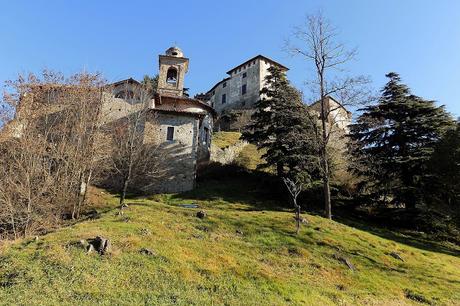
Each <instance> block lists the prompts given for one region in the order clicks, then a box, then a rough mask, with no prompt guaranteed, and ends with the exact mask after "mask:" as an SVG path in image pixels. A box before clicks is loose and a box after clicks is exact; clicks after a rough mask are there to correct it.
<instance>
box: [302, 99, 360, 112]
mask: <svg viewBox="0 0 460 306" xmlns="http://www.w3.org/2000/svg"><path fill="white" fill-rule="evenodd" d="M327 98H329V99H331V100H333V101H334V102H335V103H337V104H338V105H339V106H340V107H341V108H343V109H344V110H345V111H346V112H347V113H349V114H351V112H350V111H349V110H348V109H346V108H345V106H343V105H342V103H340V102H339V101H337V99H335V98H334V97H331V96H327ZM320 102H321V100H318V101H316V102H314V103H312V104H310V107H311V106H313V105H316V104H318V103H320Z"/></svg>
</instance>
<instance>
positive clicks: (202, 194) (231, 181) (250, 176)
mask: <svg viewBox="0 0 460 306" xmlns="http://www.w3.org/2000/svg"><path fill="white" fill-rule="evenodd" d="M213 167H214V168H213V169H212V170H209V172H208V173H206V174H205V175H204V176H202V177H200V178H199V180H198V183H197V186H196V188H195V189H194V190H191V191H188V192H184V193H181V194H176V195H173V196H172V197H171V198H172V199H173V200H200V201H225V202H226V203H229V204H245V205H247V208H242V207H232V209H235V210H246V211H260V210H272V211H280V210H285V209H286V208H289V207H287V205H288V203H287V199H286V195H285V194H284V193H283V191H284V190H282V189H281V188H282V187H283V186H281V185H280V182H279V180H278V179H277V178H276V177H274V176H272V175H270V174H267V173H264V172H259V171H250V170H246V169H244V168H240V167H237V166H233V165H229V166H213ZM283 204H286V205H284V206H283Z"/></svg>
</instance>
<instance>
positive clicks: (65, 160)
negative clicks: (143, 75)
mask: <svg viewBox="0 0 460 306" xmlns="http://www.w3.org/2000/svg"><path fill="white" fill-rule="evenodd" d="M9 85H10V88H11V90H10V92H8V93H6V94H5V96H4V99H3V101H4V103H6V104H7V105H8V106H9V109H14V111H15V114H14V119H13V120H11V121H10V122H8V124H7V125H6V126H5V128H4V129H3V130H2V131H1V133H0V134H1V135H0V136H1V137H0V142H1V150H2V152H1V155H0V174H1V175H2V180H1V181H0V193H1V194H2V196H1V197H0V231H2V232H3V233H4V234H6V235H8V234H12V235H13V236H14V237H17V236H18V235H24V236H26V235H30V234H32V233H36V232H41V231H45V230H48V229H49V228H52V227H55V226H58V225H59V222H60V221H61V220H62V217H63V216H66V215H69V216H71V217H72V218H78V217H79V214H80V211H81V209H82V206H83V205H84V203H85V202H86V198H87V193H86V190H87V186H88V185H89V184H90V182H91V181H92V179H93V178H94V177H95V175H94V173H95V171H96V168H99V167H100V166H101V165H102V164H103V163H102V162H101V160H104V159H107V158H106V156H107V153H108V151H107V145H106V144H107V142H106V141H105V142H104V138H103V137H100V136H101V135H102V134H101V133H100V132H99V128H100V124H99V115H100V110H101V106H102V94H101V93H102V92H101V90H102V87H103V86H102V85H103V81H102V80H101V78H100V77H99V76H98V75H89V74H85V73H83V74H77V75H74V76H72V77H70V78H64V77H63V76H62V75H61V74H59V73H53V72H49V71H45V72H43V74H42V75H41V76H40V77H37V76H34V75H30V76H29V77H27V78H24V77H20V78H19V79H18V80H16V81H13V82H9Z"/></svg>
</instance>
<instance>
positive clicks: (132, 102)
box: [103, 47, 216, 193]
mask: <svg viewBox="0 0 460 306" xmlns="http://www.w3.org/2000/svg"><path fill="white" fill-rule="evenodd" d="M188 63H189V59H188V58H185V57H184V56H183V52H182V50H180V49H179V48H177V47H171V48H169V49H168V50H166V52H165V54H164V55H159V78H158V88H157V92H156V93H154V94H152V93H149V92H148V91H147V90H146V89H145V86H143V85H142V84H141V83H139V82H137V81H135V80H133V79H127V80H123V81H120V82H116V83H113V84H111V86H109V88H110V91H108V92H106V95H108V98H107V99H106V102H105V103H104V106H103V109H104V111H103V113H105V117H106V118H107V117H108V118H109V121H114V120H122V119H123V118H124V117H125V116H129V114H130V113H132V112H136V111H144V112H145V113H146V116H145V118H144V120H145V122H144V123H143V124H142V131H141V132H142V133H143V142H144V144H145V145H150V146H152V147H156V148H157V149H158V150H159V152H160V154H159V155H160V156H161V168H162V174H161V175H160V176H159V177H158V178H155V179H154V181H151V182H148V189H147V191H148V192H151V193H175V192H183V191H187V190H191V189H193V188H194V186H195V179H196V172H197V169H198V168H199V167H200V166H201V165H204V164H206V163H207V162H208V161H209V158H210V147H211V132H212V129H213V121H214V117H215V115H216V113H215V111H214V109H213V108H212V107H211V106H210V105H209V104H207V103H205V102H202V101H200V100H198V99H191V98H188V97H186V96H185V95H184V81H185V74H186V73H187V71H188ZM139 97H140V98H139Z"/></svg>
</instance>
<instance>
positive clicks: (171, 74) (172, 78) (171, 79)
mask: <svg viewBox="0 0 460 306" xmlns="http://www.w3.org/2000/svg"><path fill="white" fill-rule="evenodd" d="M166 83H168V84H171V85H176V83H177V69H176V68H174V67H170V68H169V69H168V72H167V73H166Z"/></svg>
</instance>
